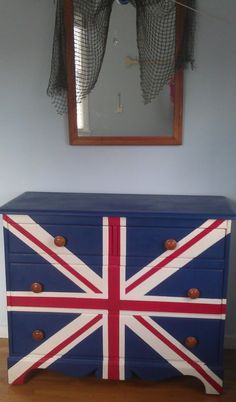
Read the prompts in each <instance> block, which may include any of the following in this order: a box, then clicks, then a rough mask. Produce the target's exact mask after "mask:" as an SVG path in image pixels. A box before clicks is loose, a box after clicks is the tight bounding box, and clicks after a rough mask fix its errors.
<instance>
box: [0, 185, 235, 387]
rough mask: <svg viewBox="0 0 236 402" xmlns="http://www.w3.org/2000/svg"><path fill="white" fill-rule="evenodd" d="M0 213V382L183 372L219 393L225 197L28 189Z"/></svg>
mask: <svg viewBox="0 0 236 402" xmlns="http://www.w3.org/2000/svg"><path fill="white" fill-rule="evenodd" d="M0 212H1V213H2V214H3V222H4V234H5V255H6V277H7V304H8V318H9V359H8V365H9V383H11V384H21V383H23V382H24V381H25V379H26V377H27V375H28V374H29V372H31V371H32V370H34V369H46V368H49V369H53V370H56V371H60V372H62V373H65V374H67V375H73V376H85V375H88V374H91V373H94V374H95V375H96V376H98V377H102V378H104V379H112V380H124V379H129V378H131V377H132V376H133V375H136V376H138V377H141V378H143V379H149V380H160V379H164V378H171V377H176V376H181V375H191V376H195V377H197V378H198V379H199V380H201V381H202V383H203V384H204V386H205V390H206V392H207V393H209V394H217V393H221V392H222V387H223V385H222V377H223V364H222V355H223V337H224V319H225V312H226V287H227V272H228V259H229V242H230V227H231V220H232V219H234V218H235V212H234V211H233V210H232V208H231V207H230V205H229V203H228V201H227V200H226V199H225V198H224V197H214V196H156V195H124V194H123V195H118V194H116V195H115V194H73V193H72V194H71V193H67V194H66V193H40V192H27V193H24V194H22V195H21V196H19V197H18V198H16V199H14V200H12V201H10V202H9V203H7V204H6V205H4V206H3V207H2V208H1V210H0ZM169 385H171V383H170V384H169ZM169 385H168V386H169Z"/></svg>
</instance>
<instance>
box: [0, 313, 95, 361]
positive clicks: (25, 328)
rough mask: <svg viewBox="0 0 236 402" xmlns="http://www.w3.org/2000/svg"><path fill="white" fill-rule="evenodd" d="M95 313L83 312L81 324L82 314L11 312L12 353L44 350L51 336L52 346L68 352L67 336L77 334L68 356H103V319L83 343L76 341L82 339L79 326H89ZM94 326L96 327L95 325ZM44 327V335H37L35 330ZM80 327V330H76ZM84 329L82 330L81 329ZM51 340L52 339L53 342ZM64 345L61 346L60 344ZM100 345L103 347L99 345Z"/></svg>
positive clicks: (9, 314) (40, 351) (39, 352)
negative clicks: (65, 348)
mask: <svg viewBox="0 0 236 402" xmlns="http://www.w3.org/2000/svg"><path fill="white" fill-rule="evenodd" d="M94 316H96V314H94V315H89V314H87V315H83V319H82V321H84V323H83V324H82V325H81V322H80V318H81V316H80V315H79V314H71V313H68V314H63V313H55V312H54V313H53V314H52V313H46V312H45V313H37V312H34V313H32V312H10V313H8V320H9V324H10V332H9V346H10V353H11V354H12V355H27V354H28V353H31V352H32V351H34V352H33V353H34V354H42V355H43V354H44V353H45V351H44V349H42V347H43V345H44V344H46V345H47V343H48V340H49V339H50V338H52V337H53V336H54V338H55V339H54V338H52V339H51V341H52V343H51V346H50V347H51V349H53V347H55V346H56V345H57V346H58V352H57V355H62V354H64V351H63V347H62V344H63V342H64V343H65V346H66V343H67V339H68V340H70V341H71V339H70V337H73V336H74V338H75V339H74V342H75V343H74V345H73V346H74V347H73V348H72V347H71V349H72V350H68V352H67V353H66V355H67V358H70V357H73V358H74V357H77V358H85V359H86V358H90V359H91V358H93V359H94V360H95V359H98V358H101V357H102V327H101V325H100V324H101V321H100V322H99V323H98V325H97V329H96V330H95V331H91V334H89V333H86V332H85V333H86V335H87V337H86V339H84V340H83V342H82V343H81V339H80V343H79V342H78V343H79V344H78V345H76V339H78V340H79V337H80V336H81V333H80V332H79V328H82V330H83V328H85V327H86V324H87V323H90V322H91V321H92V320H93V319H94ZM93 329H94V328H93ZM36 331H40V333H42V334H43V339H41V340H40V339H34V333H35V332H36ZM77 331H78V333H76V332H77ZM81 332H82V331H81ZM51 341H50V342H51ZM60 345H61V347H60ZM98 345H100V347H98Z"/></svg>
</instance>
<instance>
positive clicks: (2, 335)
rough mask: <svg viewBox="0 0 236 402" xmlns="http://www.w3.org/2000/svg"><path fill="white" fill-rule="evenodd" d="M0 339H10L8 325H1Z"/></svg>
mask: <svg viewBox="0 0 236 402" xmlns="http://www.w3.org/2000/svg"><path fill="white" fill-rule="evenodd" d="M0 338H8V331H7V325H0Z"/></svg>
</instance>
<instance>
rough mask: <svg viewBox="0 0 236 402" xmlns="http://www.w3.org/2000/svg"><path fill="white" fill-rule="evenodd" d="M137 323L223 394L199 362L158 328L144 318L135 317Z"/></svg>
mask: <svg viewBox="0 0 236 402" xmlns="http://www.w3.org/2000/svg"><path fill="white" fill-rule="evenodd" d="M134 318H136V320H137V321H139V322H140V323H141V324H142V325H143V326H144V327H145V328H147V329H148V330H149V331H150V332H151V333H152V334H153V335H155V336H156V337H157V338H159V339H160V340H161V341H162V342H164V343H165V344H166V345H167V346H168V347H169V348H170V349H171V350H173V351H174V352H175V353H177V355H179V356H180V357H181V359H183V360H185V361H186V362H187V363H188V364H190V366H192V367H193V368H194V369H195V370H196V371H197V372H198V373H199V374H200V375H201V376H202V377H203V378H205V380H206V381H207V382H208V383H209V384H210V385H211V386H212V387H213V388H214V389H215V390H216V391H217V392H219V393H222V391H223V388H222V386H221V385H219V384H218V383H217V382H216V381H215V380H214V379H213V378H212V377H211V376H210V375H209V374H208V373H206V372H205V370H204V369H203V368H202V366H200V365H199V364H198V363H197V362H195V361H194V360H193V359H191V358H190V357H189V356H188V355H187V354H186V353H184V352H183V351H182V350H181V349H179V348H178V347H177V346H176V345H174V344H173V343H172V342H171V341H169V339H167V338H166V337H165V336H164V335H162V334H161V333H160V332H159V331H158V330H157V329H156V328H154V327H153V326H152V325H151V324H150V323H149V322H147V321H146V320H145V319H144V318H143V317H139V316H134Z"/></svg>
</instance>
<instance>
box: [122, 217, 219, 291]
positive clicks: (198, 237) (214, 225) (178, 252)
mask: <svg viewBox="0 0 236 402" xmlns="http://www.w3.org/2000/svg"><path fill="white" fill-rule="evenodd" d="M223 222H224V220H221V219H217V220H215V221H214V222H213V223H212V224H211V225H210V226H209V227H208V228H206V229H203V230H202V232H201V233H198V234H197V235H196V236H195V237H193V238H192V239H191V240H189V241H187V242H186V243H185V244H183V245H182V246H181V247H179V248H178V249H177V250H175V251H173V253H171V255H169V256H168V257H166V258H164V259H163V260H162V261H161V262H159V263H158V264H157V265H155V266H154V267H152V268H151V269H150V270H149V271H147V272H145V274H143V275H142V276H140V277H139V278H138V279H136V281H134V282H133V283H131V284H130V285H129V286H127V288H126V289H125V293H126V294H127V293H129V292H130V291H131V290H133V289H134V288H136V287H137V286H138V285H140V283H142V282H144V281H145V280H146V279H148V278H150V276H152V275H154V274H155V273H156V272H157V271H159V270H160V269H161V268H163V267H165V266H166V265H167V264H168V263H169V262H171V261H173V260H174V259H175V258H177V257H179V256H180V255H181V254H183V253H184V252H185V251H186V250H188V249H189V248H190V247H192V246H193V245H194V244H196V243H197V242H198V241H200V240H201V239H203V238H204V237H205V236H207V235H208V234H209V233H210V232H212V231H213V230H214V229H216V228H217V227H218V226H220V225H221V224H222V223H223Z"/></svg>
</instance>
